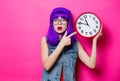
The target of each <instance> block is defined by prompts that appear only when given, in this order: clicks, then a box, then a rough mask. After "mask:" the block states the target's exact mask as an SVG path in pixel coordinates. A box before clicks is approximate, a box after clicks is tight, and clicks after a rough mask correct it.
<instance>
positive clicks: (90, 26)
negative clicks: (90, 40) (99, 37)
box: [76, 12, 100, 37]
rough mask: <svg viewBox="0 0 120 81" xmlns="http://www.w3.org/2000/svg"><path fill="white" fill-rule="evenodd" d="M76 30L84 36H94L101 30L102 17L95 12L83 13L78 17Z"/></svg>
mask: <svg viewBox="0 0 120 81" xmlns="http://www.w3.org/2000/svg"><path fill="white" fill-rule="evenodd" d="M76 30H77V31H78V33H79V34H80V35H82V36H84V37H93V36H95V35H96V34H97V33H98V32H99V30H100V19H99V18H98V17H97V15H95V14H93V13H90V12H86V13H83V14H82V15H80V16H79V17H78V19H77V22H76Z"/></svg>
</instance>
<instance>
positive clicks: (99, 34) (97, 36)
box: [93, 24, 103, 41]
mask: <svg viewBox="0 0 120 81" xmlns="http://www.w3.org/2000/svg"><path fill="white" fill-rule="evenodd" d="M102 28H103V24H102V25H101V29H100V31H99V33H98V34H97V35H96V36H95V37H94V38H93V41H96V40H97V39H98V38H99V37H100V36H102Z"/></svg>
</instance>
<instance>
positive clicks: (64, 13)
mask: <svg viewBox="0 0 120 81" xmlns="http://www.w3.org/2000/svg"><path fill="white" fill-rule="evenodd" d="M59 16H61V17H62V18H65V19H67V22H68V24H67V29H66V30H67V32H68V35H69V34H71V33H72V32H73V28H72V15H71V12H70V11H69V10H68V9H66V8H63V7H58V8H55V9H53V11H52V13H51V15H50V26H49V29H48V33H47V37H46V38H47V43H48V44H49V45H53V46H56V45H57V44H58V43H59V37H58V34H57V32H56V31H55V30H54V27H53V19H55V18H58V17H59ZM64 33H65V32H64ZM64 33H63V34H64ZM71 41H72V44H73V43H75V41H76V40H75V37H74V36H72V37H71Z"/></svg>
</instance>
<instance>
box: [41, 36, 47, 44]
mask: <svg viewBox="0 0 120 81" xmlns="http://www.w3.org/2000/svg"><path fill="white" fill-rule="evenodd" d="M40 43H41V44H47V42H46V37H45V36H43V37H42V38H41V41H40Z"/></svg>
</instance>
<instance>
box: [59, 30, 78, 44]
mask: <svg viewBox="0 0 120 81" xmlns="http://www.w3.org/2000/svg"><path fill="white" fill-rule="evenodd" d="M76 33H77V32H73V33H71V34H70V35H68V36H67V31H66V32H65V34H64V35H63V37H62V39H61V41H60V43H61V44H62V45H63V46H68V45H70V44H71V38H70V37H72V36H73V35H75V34H76Z"/></svg>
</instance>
